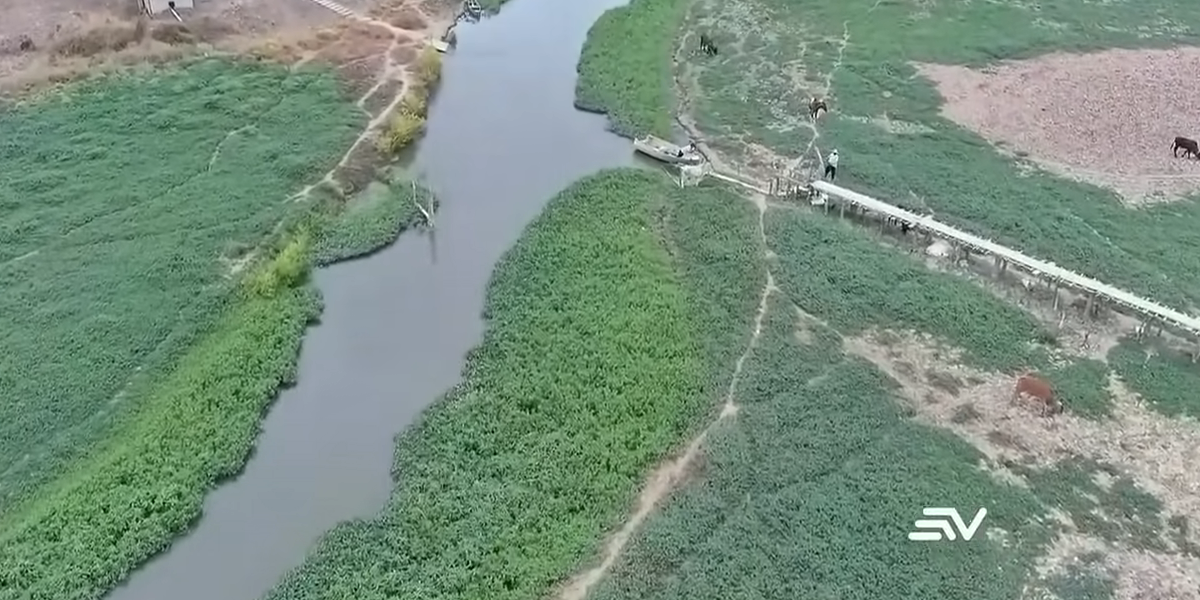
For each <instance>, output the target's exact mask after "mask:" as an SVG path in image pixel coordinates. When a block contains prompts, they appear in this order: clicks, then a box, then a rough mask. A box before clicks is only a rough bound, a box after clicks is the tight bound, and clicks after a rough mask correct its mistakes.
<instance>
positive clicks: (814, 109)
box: [808, 96, 829, 121]
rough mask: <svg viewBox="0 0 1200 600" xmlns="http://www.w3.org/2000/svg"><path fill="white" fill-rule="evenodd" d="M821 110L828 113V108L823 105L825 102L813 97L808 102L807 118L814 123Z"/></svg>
mask: <svg viewBox="0 0 1200 600" xmlns="http://www.w3.org/2000/svg"><path fill="white" fill-rule="evenodd" d="M822 110H823V111H825V112H829V107H828V106H826V105H825V100H823V99H821V98H817V97H816V96H813V99H812V100H809V101H808V117H809V118H810V119H812V120H814V121H816V120H817V113H818V112H820V111H822Z"/></svg>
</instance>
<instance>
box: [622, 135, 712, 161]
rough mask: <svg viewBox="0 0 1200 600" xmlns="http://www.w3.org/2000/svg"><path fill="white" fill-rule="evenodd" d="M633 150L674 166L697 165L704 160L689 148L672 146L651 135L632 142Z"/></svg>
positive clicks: (677, 145)
mask: <svg viewBox="0 0 1200 600" xmlns="http://www.w3.org/2000/svg"><path fill="white" fill-rule="evenodd" d="M633 149H634V150H637V151H638V152H641V153H642V154H645V155H646V156H649V157H650V158H653V159H656V160H661V161H663V162H665V163H671V164H676V165H698V164H700V162H701V161H703V160H704V157H703V156H701V155H700V153H699V152H695V151H693V150H691V149H690V148H689V147H685V146H680V145H679V144H673V143H671V142H668V141H667V140H664V139H662V138H657V137H654V136H652V135H648V136H646V137H641V138H638V139H636V140H633Z"/></svg>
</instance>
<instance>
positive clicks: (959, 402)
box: [844, 331, 1200, 541]
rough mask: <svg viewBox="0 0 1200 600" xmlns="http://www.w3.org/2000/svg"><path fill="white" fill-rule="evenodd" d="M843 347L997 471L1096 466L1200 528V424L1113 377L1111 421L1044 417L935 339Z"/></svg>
mask: <svg viewBox="0 0 1200 600" xmlns="http://www.w3.org/2000/svg"><path fill="white" fill-rule="evenodd" d="M844 346H845V350H846V351H847V352H848V353H849V354H853V355H856V356H860V357H863V358H866V359H867V360H870V361H871V362H872V363H874V364H875V365H877V366H878V367H879V368H880V369H881V370H883V371H884V372H885V373H887V374H888V375H889V376H891V377H892V378H893V379H895V380H896V381H897V382H899V383H900V384H901V386H902V389H903V392H904V396H905V397H906V398H907V399H908V400H909V401H910V403H911V405H912V408H913V409H914V410H915V411H916V413H917V415H918V418H920V419H921V420H922V421H925V422H927V423H930V424H932V425H935V426H938V427H943V428H945V429H949V430H950V431H952V432H954V433H955V434H957V435H958V436H959V437H961V438H963V439H964V440H966V441H967V442H969V443H970V444H972V445H973V446H975V447H976V448H978V449H979V450H980V452H982V453H983V454H984V455H985V456H987V457H988V459H989V462H990V463H992V464H997V465H1002V464H1023V465H1031V466H1039V467H1047V466H1050V465H1052V464H1054V463H1055V462H1057V461H1059V460H1063V459H1069V458H1073V457H1082V458H1088V459H1093V460H1096V461H1098V462H1101V463H1106V464H1109V465H1112V466H1114V467H1116V468H1117V469H1119V470H1121V471H1122V472H1124V473H1125V474H1127V475H1129V476H1130V477H1132V478H1133V479H1134V480H1135V481H1136V482H1137V484H1138V485H1139V486H1140V487H1141V488H1142V489H1144V490H1146V491H1147V492H1148V493H1150V494H1153V495H1154V496H1156V497H1157V498H1159V499H1160V500H1162V502H1163V504H1164V506H1165V511H1166V512H1167V513H1168V514H1170V515H1179V516H1186V517H1188V520H1189V521H1190V522H1200V472H1198V471H1197V470H1196V469H1195V468H1194V467H1193V465H1195V464H1196V462H1197V461H1200V425H1198V424H1197V423H1196V422H1195V421H1193V420H1184V419H1170V418H1167V417H1165V416H1163V415H1161V414H1159V413H1157V412H1154V411H1152V410H1150V409H1149V408H1147V407H1146V406H1144V404H1143V403H1142V402H1141V401H1140V399H1139V398H1137V397H1136V396H1135V395H1134V394H1132V393H1130V392H1129V391H1128V390H1127V389H1125V387H1124V386H1123V385H1122V384H1121V383H1120V382H1119V381H1117V380H1115V379H1110V380H1109V381H1108V382H1107V384H1108V386H1109V389H1110V391H1111V392H1112V393H1113V397H1114V407H1113V414H1112V418H1111V419H1108V420H1104V421H1094V420H1089V419H1084V418H1081V417H1078V416H1075V415H1072V414H1071V412H1070V409H1069V408H1068V410H1067V412H1066V413H1065V414H1062V415H1058V416H1056V417H1053V418H1046V417H1042V416H1041V415H1040V413H1039V412H1038V411H1037V409H1036V408H1035V407H1034V406H1032V405H1030V404H1026V403H1023V402H1017V403H1014V402H1012V399H1011V398H1012V388H1013V383H1014V379H1013V376H1011V375H1004V374H998V373H985V372H981V371H976V370H973V369H970V368H967V367H964V366H962V365H961V364H959V360H958V356H959V355H960V353H959V352H958V351H956V350H954V349H948V348H944V347H937V346H936V345H935V344H934V342H933V340H932V339H931V338H929V337H927V336H917V335H915V334H911V333H896V332H891V331H884V332H873V333H870V334H868V335H866V336H863V337H855V338H848V339H846V340H845V341H844ZM1193 537H1194V538H1195V537H1196V536H1195V535H1194V532H1193ZM1195 541H1200V538H1197V539H1196V540H1195Z"/></svg>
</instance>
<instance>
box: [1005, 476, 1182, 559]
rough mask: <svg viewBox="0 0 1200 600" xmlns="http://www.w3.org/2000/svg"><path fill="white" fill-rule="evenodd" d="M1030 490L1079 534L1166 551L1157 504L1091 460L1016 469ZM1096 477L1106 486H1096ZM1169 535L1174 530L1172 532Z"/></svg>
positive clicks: (1126, 479)
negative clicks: (1063, 515)
mask: <svg viewBox="0 0 1200 600" xmlns="http://www.w3.org/2000/svg"><path fill="white" fill-rule="evenodd" d="M1016 471H1017V472H1018V473H1020V474H1021V475H1024V476H1025V480H1026V481H1027V482H1028V483H1029V485H1030V487H1032V488H1033V489H1034V491H1035V492H1036V493H1037V494H1038V496H1039V497H1041V498H1043V499H1044V500H1045V501H1046V502H1049V503H1051V504H1053V505H1055V506H1057V507H1058V508H1060V509H1062V510H1063V511H1066V512H1067V513H1068V514H1069V515H1070V516H1071V520H1072V521H1073V522H1074V524H1075V526H1076V527H1077V528H1078V531H1079V532H1080V533H1082V534H1085V535H1092V536H1095V537H1097V538H1101V539H1104V540H1108V541H1109V542H1124V543H1126V544H1127V545H1128V546H1131V547H1134V548H1138V549H1146V550H1158V551H1164V550H1166V546H1165V541H1166V540H1165V538H1164V536H1163V533H1164V532H1165V531H1166V530H1167V529H1168V527H1171V525H1170V524H1168V523H1166V522H1164V520H1163V515H1162V509H1163V506H1162V502H1161V501H1160V500H1159V499H1158V498H1155V497H1154V496H1152V495H1150V494H1148V493H1146V492H1145V491H1143V490H1142V489H1140V488H1139V487H1137V484H1136V483H1135V482H1134V481H1133V480H1132V479H1131V478H1129V477H1127V476H1123V475H1122V474H1121V473H1120V472H1119V471H1118V470H1116V469H1114V468H1112V467H1110V466H1108V465H1103V464H1099V463H1097V462H1095V461H1091V460H1082V459H1074V460H1066V461H1061V462H1059V463H1058V464H1056V465H1055V466H1054V467H1053V468H1050V469H1029V468H1021V467H1018V468H1017V469H1016ZM1101 477H1105V478H1107V479H1108V480H1109V482H1108V483H1107V484H1104V485H1102V484H1101V483H1100V481H1101V480H1100V479H1099V478H1101ZM1171 528H1172V529H1173V527H1171Z"/></svg>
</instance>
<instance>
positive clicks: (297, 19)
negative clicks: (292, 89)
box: [0, 0, 453, 198]
mask: <svg viewBox="0 0 1200 600" xmlns="http://www.w3.org/2000/svg"><path fill="white" fill-rule="evenodd" d="M0 2H2V3H5V4H0V6H3V7H5V20H4V22H3V25H0V35H2V36H4V37H2V38H0V90H3V91H5V92H9V93H20V92H25V91H28V90H30V89H37V88H39V87H41V86H43V85H45V84H55V83H61V82H64V81H68V80H71V79H75V78H78V77H81V76H87V75H90V74H93V73H97V72H102V71H105V70H110V69H116V68H122V67H127V66H133V65H138V64H144V63H160V62H165V61H169V60H172V59H177V58H181V57H183V56H187V55H189V54H196V53H204V54H226V55H236V56H247V57H253V58H256V59H258V60H263V61H270V62H276V63H281V64H284V65H288V66H292V67H298V66H301V65H304V64H309V63H316V64H325V65H328V66H331V67H333V68H335V69H336V70H337V73H338V75H339V77H340V78H341V80H342V82H343V84H344V85H345V88H346V90H347V93H348V94H350V95H351V96H352V97H353V98H355V99H356V104H357V106H358V107H359V108H360V109H361V110H362V111H363V113H364V115H365V116H366V117H367V119H368V122H367V125H366V127H365V128H364V130H363V132H362V134H361V135H360V136H359V138H358V139H357V140H356V141H355V142H354V144H353V145H352V146H351V147H350V148H349V149H348V150H347V151H346V153H345V155H343V157H342V160H341V161H340V162H339V163H338V165H337V166H336V167H335V168H334V169H333V170H332V171H330V172H329V173H327V174H326V176H325V177H324V178H323V179H322V180H321V181H320V182H315V183H314V184H313V185H311V186H309V187H308V188H305V189H304V190H302V191H301V192H300V193H299V194H297V197H298V198H299V197H303V196H306V195H307V194H308V193H309V192H311V191H312V190H313V189H314V188H316V187H317V186H318V185H322V184H332V185H334V187H335V188H339V189H341V190H342V191H344V192H347V193H348V192H351V191H353V190H354V189H357V188H360V187H362V186H363V185H365V183H366V182H367V181H369V180H370V178H371V177H372V176H373V174H374V165H376V164H378V163H379V162H381V161H382V160H383V157H380V156H379V155H378V152H377V151H376V150H375V148H374V146H373V144H372V143H371V142H372V141H373V140H374V137H375V134H376V133H377V131H378V130H379V129H380V128H381V127H382V125H383V124H384V123H385V122H386V119H387V117H388V116H389V115H390V114H391V113H392V112H393V111H394V110H395V108H396V107H397V106H398V105H399V103H400V100H401V98H402V97H403V96H404V94H405V92H406V91H407V89H408V87H409V82H410V79H411V73H410V70H411V68H412V65H413V63H414V62H415V61H416V59H417V57H418V56H419V54H420V51H421V50H422V49H424V48H425V47H426V45H427V43H428V41H429V40H431V39H434V38H437V37H439V36H440V35H441V34H442V33H443V32H444V31H445V29H446V27H447V26H448V25H449V24H450V23H451V22H452V20H453V17H452V14H453V8H452V7H453V2H452V0H379V1H377V2H371V1H370V0H342V1H341V2H339V4H342V5H343V6H346V7H347V8H350V9H352V10H354V11H355V13H356V14H357V15H359V16H360V17H361V18H359V19H348V18H346V17H342V16H341V15H338V14H337V13H334V12H333V11H330V10H328V9H326V8H323V7H321V6H318V5H317V4H315V3H313V2H310V1H309V0H201V1H200V2H197V5H198V6H197V8H196V9H195V10H187V11H181V13H180V14H181V16H182V18H183V19H184V22H183V23H179V22H176V21H175V20H174V19H173V18H170V17H165V18H158V19H145V18H141V17H139V15H138V12H137V2H136V0H90V1H89V2H80V1H76V2H74V3H69V2H62V1H60V0H51V2H48V3H45V4H35V3H24V4H21V5H20V6H17V5H16V2H15V0H0ZM72 9H74V10H72ZM23 39H28V40H29V41H32V43H33V48H28V47H26V48H21V44H20V41H21V40H23Z"/></svg>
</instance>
